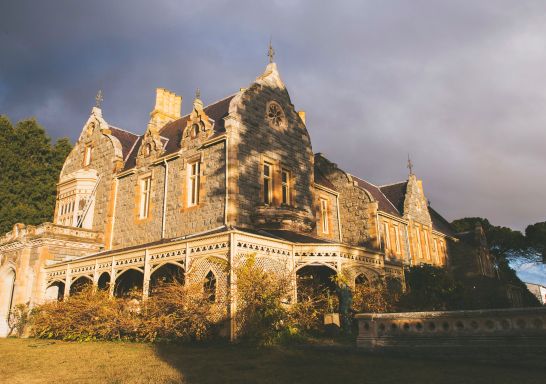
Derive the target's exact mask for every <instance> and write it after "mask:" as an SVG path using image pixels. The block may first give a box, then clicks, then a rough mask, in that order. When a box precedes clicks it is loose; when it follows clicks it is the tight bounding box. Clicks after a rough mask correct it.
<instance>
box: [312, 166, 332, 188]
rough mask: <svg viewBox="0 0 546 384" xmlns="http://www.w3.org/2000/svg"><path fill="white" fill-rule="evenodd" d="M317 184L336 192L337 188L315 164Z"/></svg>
mask: <svg viewBox="0 0 546 384" xmlns="http://www.w3.org/2000/svg"><path fill="white" fill-rule="evenodd" d="M314 181H315V183H316V184H318V185H322V186H323V187H326V188H328V189H331V190H332V191H336V192H337V190H336V187H335V186H334V184H332V182H331V181H330V180H328V179H327V178H326V176H324V173H322V171H321V170H320V168H319V167H318V166H317V165H316V164H315V180H314Z"/></svg>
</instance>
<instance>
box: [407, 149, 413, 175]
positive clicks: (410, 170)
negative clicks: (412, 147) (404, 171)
mask: <svg viewBox="0 0 546 384" xmlns="http://www.w3.org/2000/svg"><path fill="white" fill-rule="evenodd" d="M408 169H409V174H410V176H411V175H413V163H412V162H411V158H410V155H409V153H408Z"/></svg>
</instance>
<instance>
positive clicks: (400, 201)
mask: <svg viewBox="0 0 546 384" xmlns="http://www.w3.org/2000/svg"><path fill="white" fill-rule="evenodd" d="M407 186H408V182H407V181H402V182H400V183H395V184H389V185H383V186H381V187H379V188H380V189H381V192H382V193H383V194H384V195H385V196H386V197H387V199H389V201H390V202H391V204H392V205H394V206H395V207H396V209H397V210H398V212H400V214H402V215H403V214H404V199H405V198H406V189H407Z"/></svg>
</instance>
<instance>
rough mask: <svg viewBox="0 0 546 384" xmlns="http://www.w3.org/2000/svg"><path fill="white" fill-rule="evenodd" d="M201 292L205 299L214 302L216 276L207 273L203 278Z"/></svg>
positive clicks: (210, 272)
mask: <svg viewBox="0 0 546 384" xmlns="http://www.w3.org/2000/svg"><path fill="white" fill-rule="evenodd" d="M203 290H204V292H205V297H206V298H207V299H208V300H209V301H211V302H214V301H216V276H215V275H214V273H212V271H209V273H207V276H206V277H205V283H204V284H203Z"/></svg>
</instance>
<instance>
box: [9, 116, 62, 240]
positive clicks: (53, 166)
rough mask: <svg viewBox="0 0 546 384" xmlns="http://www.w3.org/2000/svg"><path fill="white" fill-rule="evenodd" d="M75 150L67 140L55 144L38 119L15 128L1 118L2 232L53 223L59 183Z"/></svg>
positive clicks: (23, 122)
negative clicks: (14, 227) (65, 166)
mask: <svg viewBox="0 0 546 384" xmlns="http://www.w3.org/2000/svg"><path fill="white" fill-rule="evenodd" d="M71 148H72V146H71V144H70V141H69V140H68V139H66V138H61V139H59V140H58V141H57V142H56V143H55V144H54V145H51V140H50V138H49V137H48V136H47V134H46V132H45V131H44V129H43V128H42V127H41V126H40V125H39V124H38V123H37V122H36V120H34V119H28V120H22V121H20V122H18V123H17V124H16V125H15V126H13V125H12V123H11V122H10V120H9V119H8V118H7V116H3V115H0V233H5V232H7V231H9V230H11V228H12V227H13V224H15V223H17V222H23V223H25V224H33V225H36V224H40V223H43V222H45V221H51V220H52V218H53V211H54V208H55V195H56V183H57V181H58V178H59V173H60V171H61V168H62V166H63V163H64V160H65V158H66V156H68V154H69V152H70V150H71Z"/></svg>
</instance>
